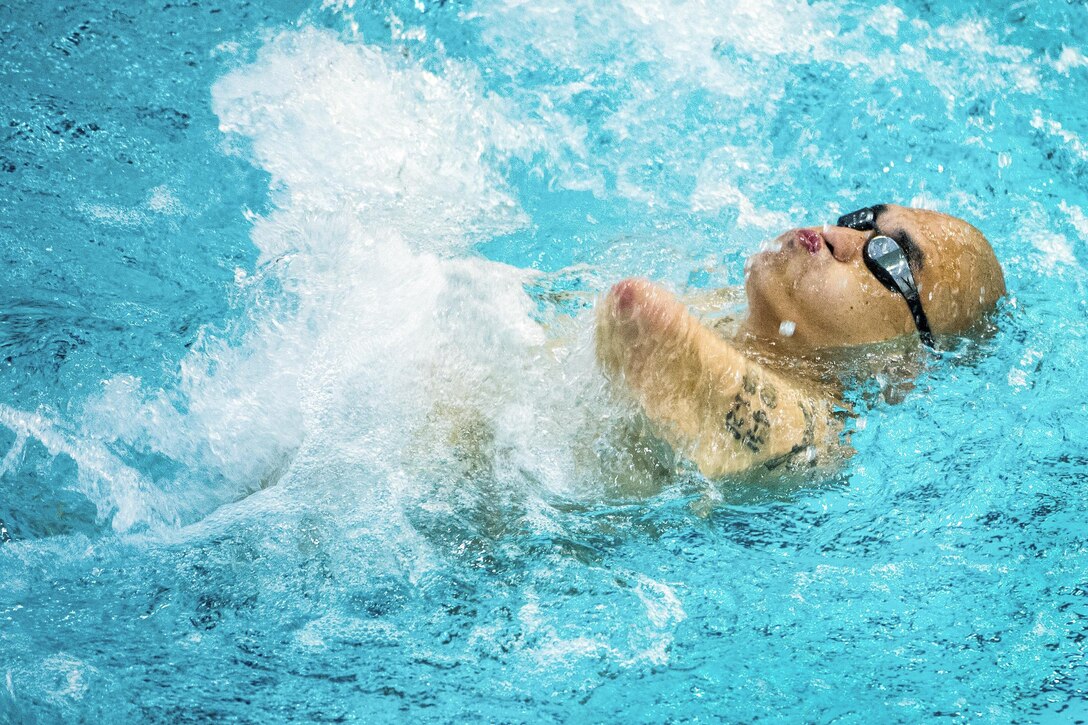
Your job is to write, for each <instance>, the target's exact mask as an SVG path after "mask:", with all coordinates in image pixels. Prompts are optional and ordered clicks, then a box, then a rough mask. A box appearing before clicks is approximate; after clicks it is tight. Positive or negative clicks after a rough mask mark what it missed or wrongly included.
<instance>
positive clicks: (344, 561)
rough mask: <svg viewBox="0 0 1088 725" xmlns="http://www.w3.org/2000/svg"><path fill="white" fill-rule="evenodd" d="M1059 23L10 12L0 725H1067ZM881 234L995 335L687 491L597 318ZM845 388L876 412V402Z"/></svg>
mask: <svg viewBox="0 0 1088 725" xmlns="http://www.w3.org/2000/svg"><path fill="white" fill-rule="evenodd" d="M1086 29H1088V7H1086V5H1085V4H1084V3H1083V2H1057V1H1056V0H1052V1H1050V2H1044V3H1041V4H1038V5H1032V6H1029V5H1026V4H1018V5H1014V6H1012V7H1011V8H994V9H985V10H979V9H976V8H970V7H967V8H961V7H959V6H958V4H956V3H950V2H902V3H896V4H893V3H889V4H882V5H874V4H871V3H866V4H859V3H834V2H812V3H810V2H798V1H795V0H772V1H771V2H767V3H755V2H746V1H743V0H742V1H739V2H726V3H706V4H704V3H699V2H686V1H682V0H645V1H643V2H624V1H622V0H620V1H612V0H605V1H603V2H602V1H598V0H537V1H536V2H520V1H518V0H478V1H477V2H463V3H458V2H441V1H439V2H432V1H431V0H415V1H414V2H385V1H383V0H372V1H370V2H351V1H350V0H348V1H346V2H332V1H327V2H325V3H323V4H311V5H307V4H306V3H301V2H277V3H260V4H250V3H248V2H233V3H222V4H220V3H214V2H197V1H196V0H189V1H188V2H180V3H166V4H161V5H157V4H140V3H133V4H132V6H131V7H128V8H118V7H115V6H114V4H94V3H92V2H86V3H81V4H73V5H54V4H42V3H35V2H30V1H29V0H18V1H17V2H15V3H7V4H5V5H4V6H3V7H0V77H2V79H3V82H2V83H0V89H2V90H0V99H2V104H0V371H2V374H0V721H12V722H35V721H43V722H44V721H58V720H64V721H107V720H108V721H113V722H116V721H122V722H147V721H153V722H158V721H163V722H165V721H169V722H178V721H182V722H184V721H198V720H208V719H225V720H230V721H243V722H268V721H278V720H286V719H294V720H301V721H392V720H398V719H403V718H406V717H410V718H413V719H422V720H427V721H437V722H446V721H463V720H471V721H474V720H487V721H493V722H518V721H556V722H568V721H570V720H572V719H575V720H584V721H623V722H663V721H696V720H698V721H718V720H727V721H744V722H751V721H768V722H775V721H782V722H802V721H819V722H849V723H867V722H873V721H881V722H888V721H912V722H913V721H922V720H930V719H933V720H936V719H942V720H943V719H949V720H953V721H972V722H1011V721H1020V722H1026V721H1061V722H1069V721H1074V720H1077V719H1085V718H1088V702H1086V689H1088V667H1086V665H1085V662H1084V654H1085V640H1086V636H1088V632H1086V621H1088V599H1086V592H1088V574H1086V573H1085V572H1088V535H1086V525H1085V517H1086V514H1088V499H1086V497H1085V494H1084V492H1083V486H1084V484H1085V480H1086V478H1088V449H1086V448H1085V445H1084V440H1085V438H1086V434H1088V396H1086V395H1085V392H1084V381H1085V380H1086V379H1088V362H1086V361H1088V340H1086V336H1088V315H1086V306H1088V284H1086V273H1085V265H1086V264H1088V191H1086V189H1088V187H1086V185H1085V180H1086V179H1088V102H1086V101H1085V100H1084V99H1085V98H1086V97H1088V56H1086V53H1088V47H1086V45H1088V30H1086ZM874 202H898V203H905V204H915V205H921V206H927V207H930V208H936V209H940V210H944V211H948V212H950V213H953V214H957V215H960V216H964V217H967V218H969V219H971V220H973V221H975V222H976V223H977V225H978V226H979V227H980V228H982V230H983V231H984V232H985V233H986V234H987V235H988V236H989V237H990V238H991V240H992V241H993V243H994V246H995V248H996V251H997V253H998V256H999V258H1000V259H1001V260H1002V262H1003V264H1004V266H1005V270H1006V276H1007V280H1008V286H1009V296H1008V298H1007V299H1006V300H1005V301H1004V303H1003V306H1002V309H1001V310H1000V312H999V314H998V316H997V319H996V323H997V324H996V331H995V332H994V333H993V334H992V335H990V336H987V337H985V338H984V339H983V340H981V341H977V342H966V341H965V342H964V343H963V344H961V345H959V346H958V348H957V349H956V351H955V352H953V353H950V354H948V355H946V356H944V357H943V358H942V359H940V360H933V361H931V362H930V363H929V364H928V365H927V367H926V368H925V369H924V370H923V371H922V373H921V374H920V376H919V377H918V378H917V380H916V381H915V385H914V386H913V387H912V388H911V389H910V390H908V391H905V394H904V396H903V397H904V399H903V400H902V401H901V402H899V403H898V404H896V405H888V404H884V403H879V404H873V405H864V406H863V414H862V417H861V418H859V420H858V422H857V423H856V424H855V425H854V428H855V429H856V430H854V431H853V433H852V441H853V445H854V447H855V448H856V450H857V455H855V456H854V457H853V458H852V459H851V460H849V461H848V462H846V463H845V464H844V467H843V468H842V470H841V471H839V472H837V473H836V474H834V475H833V476H832V477H831V478H830V479H829V480H805V481H801V482H796V481H794V482H790V483H788V484H786V483H779V484H777V485H776V484H773V483H771V484H761V485H759V486H753V485H751V484H744V483H740V482H732V483H731V482H717V483H711V482H708V481H705V480H703V479H701V478H700V477H699V476H698V475H697V474H695V473H694V472H692V471H691V470H689V469H688V468H687V467H686V466H685V465H683V464H682V463H678V462H676V461H673V460H671V459H670V457H669V456H668V454H667V451H663V450H661V449H660V447H659V446H658V445H656V444H654V443H653V442H652V441H650V440H648V439H646V438H645V437H643V436H640V435H639V434H638V432H637V430H635V431H633V430H628V429H637V428H638V425H639V423H638V419H637V418H634V417H632V416H631V415H630V413H629V411H626V410H624V409H622V408H620V407H618V406H617V404H616V403H615V402H614V401H612V400H611V399H610V398H609V396H608V395H607V394H606V390H605V387H604V385H603V381H602V380H601V378H600V376H599V374H598V373H597V372H596V370H595V368H594V365H593V359H592V347H591V340H592V336H591V315H590V313H589V308H590V307H591V305H592V301H593V299H594V296H595V295H596V294H598V293H599V292H600V291H601V290H603V289H605V288H607V285H608V284H610V283H611V282H612V281H614V280H615V279H618V278H620V277H622V276H625V275H633V274H639V275H645V276H650V277H652V278H654V279H657V280H660V281H662V282H664V283H665V284H667V285H669V286H670V287H672V288H673V289H675V290H677V291H681V292H684V291H696V290H698V289H702V288H710V287H718V286H723V285H735V284H739V283H740V282H741V280H742V278H743V261H744V259H745V258H746V257H747V256H748V255H749V254H750V253H751V252H753V251H755V250H756V249H758V247H759V245H760V243H761V242H762V241H763V240H766V239H768V238H769V237H772V236H773V235H775V234H776V233H777V232H778V231H781V230H782V229H783V228H787V227H790V226H794V225H797V224H800V223H805V222H808V223H812V222H818V221H821V220H830V219H833V218H834V217H835V216H836V215H837V214H839V213H841V212H843V211H847V210H849V209H850V208H854V207H857V206H862V205H867V204H870V203H874ZM863 397H864V396H863Z"/></svg>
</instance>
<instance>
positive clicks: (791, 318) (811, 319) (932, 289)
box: [745, 205, 1005, 347]
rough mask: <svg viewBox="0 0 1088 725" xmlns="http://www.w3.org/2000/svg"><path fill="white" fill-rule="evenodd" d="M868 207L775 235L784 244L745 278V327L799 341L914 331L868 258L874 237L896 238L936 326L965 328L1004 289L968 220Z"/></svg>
mask: <svg viewBox="0 0 1088 725" xmlns="http://www.w3.org/2000/svg"><path fill="white" fill-rule="evenodd" d="M871 210H872V212H873V214H872V215H871V217H870V218H871V222H870V223H859V224H853V223H851V222H850V221H845V220H844V224H847V225H848V226H833V227H832V226H826V227H809V228H806V229H795V230H792V231H789V232H786V233H785V234H783V235H782V236H780V237H779V238H778V239H777V240H776V241H778V242H780V243H781V245H782V247H781V250H780V251H772V252H762V253H760V254H757V255H755V256H754V257H753V258H752V259H751V260H750V265H749V268H748V274H747V277H746V280H745V288H746V290H747V293H748V305H749V319H748V322H747V329H748V331H749V332H751V333H752V334H755V335H757V336H759V337H763V338H769V339H775V338H779V339H781V336H782V335H783V334H785V333H790V332H792V334H791V336H790V337H788V338H787V339H788V340H789V341H790V343H791V344H793V345H796V346H799V347H835V346H841V345H858V344H863V343H869V342H877V341H880V340H887V339H891V338H893V337H897V336H899V335H904V334H910V333H913V332H914V331H915V330H916V329H917V328H916V324H917V323H916V318H915V316H912V314H911V309H910V307H909V306H908V304H907V301H906V300H905V299H904V297H903V296H901V295H900V294H899V293H897V292H893V291H891V290H889V289H888V288H887V287H886V286H885V284H884V283H882V282H881V281H880V280H878V279H877V277H876V276H874V273H873V271H871V270H870V267H868V266H866V263H865V259H864V256H865V255H864V250H865V244H866V242H868V241H869V240H871V239H873V238H874V237H877V236H886V237H891V238H892V239H894V240H895V241H896V242H897V243H898V247H900V248H902V249H903V251H904V252H905V254H906V257H907V259H908V262H909V266H910V271H911V273H912V276H913V281H914V282H915V284H916V285H917V288H918V301H919V302H920V304H921V307H922V308H923V309H924V310H925V316H926V317H927V318H928V321H929V326H930V327H931V328H932V330H933V332H934V333H937V334H941V333H955V332H959V331H962V330H964V329H965V328H967V327H969V326H970V325H972V324H973V323H975V322H976V321H977V320H979V319H980V318H981V317H982V315H983V314H984V313H986V312H987V311H988V310H990V309H992V308H993V306H994V303H995V302H996V301H997V300H998V299H999V298H1000V297H1001V296H1002V295H1003V294H1005V280H1004V276H1003V275H1002V273H1001V266H1000V265H999V264H998V262H997V258H996V257H995V256H994V252H993V249H992V248H991V247H990V244H989V242H987V241H986V238H985V237H984V236H982V233H981V232H979V231H978V230H977V229H975V228H974V227H973V226H971V225H970V224H968V223H967V222H965V221H963V220H962V219H957V218H955V217H951V216H948V215H946V214H941V213H938V212H934V211H927V210H924V209H910V208H907V207H901V206H891V205H887V206H884V205H882V206H877V207H871ZM851 226H856V227H858V228H850V227H851ZM870 227H871V228H870ZM783 323H787V324H785V325H783ZM790 323H792V324H790Z"/></svg>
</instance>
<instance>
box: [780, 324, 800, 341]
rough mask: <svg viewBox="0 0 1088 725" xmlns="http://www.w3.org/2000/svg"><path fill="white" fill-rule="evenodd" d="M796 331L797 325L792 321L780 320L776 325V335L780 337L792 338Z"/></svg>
mask: <svg viewBox="0 0 1088 725" xmlns="http://www.w3.org/2000/svg"><path fill="white" fill-rule="evenodd" d="M796 331H797V323H796V322H794V321H793V320H782V322H781V323H780V324H779V325H778V334H779V335H781V336H782V337H793V333H794V332H796Z"/></svg>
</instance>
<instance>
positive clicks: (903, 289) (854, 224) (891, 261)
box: [836, 206, 936, 348]
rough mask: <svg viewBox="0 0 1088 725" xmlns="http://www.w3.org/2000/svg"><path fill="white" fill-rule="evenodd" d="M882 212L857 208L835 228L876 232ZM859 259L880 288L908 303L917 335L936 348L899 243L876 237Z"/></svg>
mask: <svg viewBox="0 0 1088 725" xmlns="http://www.w3.org/2000/svg"><path fill="white" fill-rule="evenodd" d="M881 211H882V208H881V207H879V206H868V207H865V208H864V209H858V210H857V211H852V212H850V213H849V214H843V215H842V216H841V217H839V221H838V222H837V224H836V225H837V226H840V227H846V228H848V229H855V230H857V231H859V232H869V231H873V230H875V229H876V218H877V215H878V214H879V213H880V212H881ZM861 257H862V259H864V260H865V266H866V267H868V268H869V271H870V272H872V273H873V276H874V277H876V278H877V280H879V281H880V283H881V284H882V285H884V286H885V287H887V288H888V289H889V290H891V291H892V292H898V293H899V294H901V295H903V299H905V300H906V301H907V307H909V308H910V314H911V317H913V318H914V326H915V327H917V328H918V336H919V337H920V338H921V339H922V342H923V343H924V344H925V345H927V346H928V347H931V348H936V344H935V343H934V340H933V333H932V332H930V329H929V320H927V319H926V313H925V311H924V310H922V300H921V298H920V297H919V295H918V283H917V282H915V281H914V274H913V273H912V272H911V269H910V264H909V263H908V261H907V252H906V250H905V249H903V247H902V245H901V244H900V243H899V240H897V239H894V238H893V237H889V236H885V235H883V234H878V235H877V236H875V237H873V238H871V239H870V240H869V241H867V242H865V246H864V247H863V248H862V250H861Z"/></svg>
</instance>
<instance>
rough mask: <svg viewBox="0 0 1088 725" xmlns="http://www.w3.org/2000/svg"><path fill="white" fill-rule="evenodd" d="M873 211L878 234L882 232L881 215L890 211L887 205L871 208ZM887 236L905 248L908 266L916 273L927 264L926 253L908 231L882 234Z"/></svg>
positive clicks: (874, 225)
mask: <svg viewBox="0 0 1088 725" xmlns="http://www.w3.org/2000/svg"><path fill="white" fill-rule="evenodd" d="M870 209H872V211H873V228H874V229H876V230H877V231H878V232H879V231H880V215H881V214H883V213H884V212H886V211H887V210H888V207H887V205H885V204H877V205H876V206H872V207H870ZM881 233H883V234H887V235H888V236H889V237H891V238H892V239H894V240H895V241H897V242H899V246H900V247H902V248H903V252H904V253H905V254H906V255H907V264H909V265H910V266H911V269H913V270H914V271H915V272H917V271H918V270H920V269H921V268H922V266H923V264H924V262H925V256H926V255H925V253H923V252H922V248H921V247H919V246H918V243H917V242H916V241H914V237H913V236H912V235H911V233H910V232H908V231H907V230H906V229H902V228H900V229H897V230H895V231H893V232H881Z"/></svg>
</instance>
